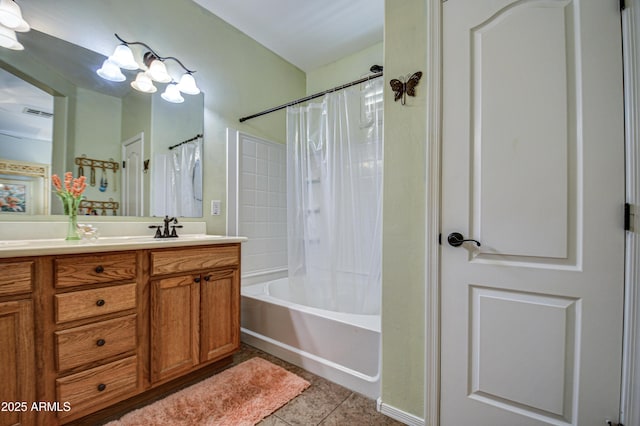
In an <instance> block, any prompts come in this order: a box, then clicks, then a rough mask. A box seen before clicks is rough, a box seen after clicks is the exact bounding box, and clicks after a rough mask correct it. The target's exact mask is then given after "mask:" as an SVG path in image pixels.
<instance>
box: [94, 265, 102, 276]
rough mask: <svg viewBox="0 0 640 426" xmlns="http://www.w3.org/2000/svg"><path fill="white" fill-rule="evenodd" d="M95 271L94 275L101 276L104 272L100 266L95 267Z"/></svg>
mask: <svg viewBox="0 0 640 426" xmlns="http://www.w3.org/2000/svg"><path fill="white" fill-rule="evenodd" d="M95 271H96V274H101V273H103V272H104V268H103V267H102V265H98V266H96V269H95Z"/></svg>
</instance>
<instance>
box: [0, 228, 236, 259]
mask: <svg viewBox="0 0 640 426" xmlns="http://www.w3.org/2000/svg"><path fill="white" fill-rule="evenodd" d="M246 240H247V238H246V237H228V236H223V235H206V234H190V235H181V236H179V237H178V238H153V237H152V236H131V237H100V238H98V239H97V240H79V241H66V240H63V239H43V240H36V239H34V240H4V241H3V240H0V258H6V257H18V256H45V255H51V254H77V253H97V252H107V251H122V250H138V249H155V248H165V247H185V246H199V245H209V244H229V243H241V242H244V241H246Z"/></svg>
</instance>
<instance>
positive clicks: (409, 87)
mask: <svg viewBox="0 0 640 426" xmlns="http://www.w3.org/2000/svg"><path fill="white" fill-rule="evenodd" d="M420 77H422V71H418V72H416V73H414V74H413V75H412V76H411V77H409V78H408V79H407V81H406V82H405V81H400V80H398V79H395V78H394V79H393V80H391V81H390V82H389V84H390V85H391V88H392V89H393V92H394V95H393V100H394V101H397V100H398V99H401V100H400V103H401V104H402V105H404V104H405V101H406V95H409V96H415V95H416V86H417V85H418V83H419V82H420ZM400 78H401V79H402V80H404V78H403V77H400Z"/></svg>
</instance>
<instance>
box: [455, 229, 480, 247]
mask: <svg viewBox="0 0 640 426" xmlns="http://www.w3.org/2000/svg"><path fill="white" fill-rule="evenodd" d="M467 241H469V242H472V243H476V245H477V246H478V247H480V241H477V240H470V239H465V238H464V235H462V234H461V233H459V232H452V233H450V234H449V236H448V237H447V242H448V243H449V245H451V246H452V247H460V246H461V245H462V244H463V243H465V242H467Z"/></svg>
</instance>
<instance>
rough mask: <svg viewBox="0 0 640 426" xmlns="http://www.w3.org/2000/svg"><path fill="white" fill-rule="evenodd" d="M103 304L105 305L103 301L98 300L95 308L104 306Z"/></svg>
mask: <svg viewBox="0 0 640 426" xmlns="http://www.w3.org/2000/svg"><path fill="white" fill-rule="evenodd" d="M104 304H105V301H104V299H98V301H97V302H96V305H97V306H104Z"/></svg>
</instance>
